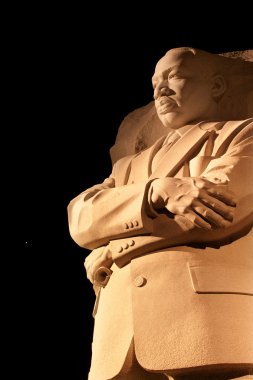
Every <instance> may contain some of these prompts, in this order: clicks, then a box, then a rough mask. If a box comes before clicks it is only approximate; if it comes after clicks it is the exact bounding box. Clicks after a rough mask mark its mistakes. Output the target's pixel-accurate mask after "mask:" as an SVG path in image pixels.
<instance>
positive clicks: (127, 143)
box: [110, 50, 253, 163]
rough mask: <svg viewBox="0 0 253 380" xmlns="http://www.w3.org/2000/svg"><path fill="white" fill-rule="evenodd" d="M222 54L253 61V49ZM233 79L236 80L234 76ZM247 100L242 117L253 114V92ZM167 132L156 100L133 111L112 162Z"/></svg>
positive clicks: (113, 150) (120, 133)
mask: <svg viewBox="0 0 253 380" xmlns="http://www.w3.org/2000/svg"><path fill="white" fill-rule="evenodd" d="M220 55H222V56H224V57H229V58H236V59H240V60H245V61H250V62H253V50H244V51H232V52H227V53H221V54H220ZM232 80H233V81H234V79H233V78H232ZM239 86H240V84H239ZM239 93H240V91H239ZM244 98H245V96H244ZM247 102H248V103H249V105H248V108H249V110H248V112H247V115H244V117H242V118H246V117H248V116H249V117H252V116H253V92H252V93H251V94H248V95H247ZM167 133H168V128H165V127H164V126H163V125H162V123H161V121H160V120H159V118H158V116H157V113H156V109H155V105H154V101H151V102H150V103H148V104H147V105H145V106H143V107H141V108H138V109H136V110H134V111H132V112H131V113H130V114H128V115H127V116H126V117H125V118H124V120H123V121H122V123H121V125H120V126H119V130H118V133H117V136H116V141H115V144H114V145H113V146H112V148H111V150H110V155H111V159H112V162H113V163H114V162H115V161H117V160H118V159H119V158H121V157H124V156H125V155H128V154H134V153H137V152H139V151H140V150H143V149H145V148H147V147H149V146H151V145H152V144H153V143H154V142H155V141H156V140H157V139H158V138H160V137H161V136H163V135H167Z"/></svg>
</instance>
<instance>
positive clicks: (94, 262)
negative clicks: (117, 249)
mask: <svg viewBox="0 0 253 380" xmlns="http://www.w3.org/2000/svg"><path fill="white" fill-rule="evenodd" d="M112 264H113V260H112V253H111V251H110V250H109V249H108V247H107V246H102V247H99V248H95V249H93V251H92V252H91V253H90V254H89V256H87V257H86V259H85V262H84V267H85V269H86V272H87V278H88V279H89V280H90V282H92V284H93V283H94V275H95V272H96V271H97V269H98V268H100V267H106V268H111V266H112Z"/></svg>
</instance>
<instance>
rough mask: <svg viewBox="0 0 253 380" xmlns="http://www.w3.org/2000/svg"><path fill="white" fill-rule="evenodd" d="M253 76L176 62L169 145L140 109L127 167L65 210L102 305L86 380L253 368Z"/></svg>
mask: <svg viewBox="0 0 253 380" xmlns="http://www.w3.org/2000/svg"><path fill="white" fill-rule="evenodd" d="M252 67H253V66H252V64H251V63H249V62H247V63H242V62H241V61H238V60H234V59H230V58H226V57H221V56H218V55H212V54H209V53H206V52H203V51H200V50H195V49H192V48H179V49H172V50H170V51H169V52H168V53H166V55H165V56H164V57H162V58H161V59H160V60H159V62H158V63H157V65H156V67H155V71H154V76H153V78H152V81H153V87H154V99H155V100H154V103H155V109H156V112H157V116H158V118H159V120H160V122H161V124H162V128H165V129H164V130H166V135H165V136H161V130H160V127H159V123H158V119H157V118H156V116H155V114H154V112H153V106H152V105H151V104H150V105H147V106H146V107H145V108H143V109H141V110H138V111H136V112H135V113H134V114H132V115H131V117H128V118H127V119H126V120H125V124H123V127H121V128H120V131H119V135H118V142H119V143H120V141H122V144H123V145H122V146H124V155H125V154H126V153H128V155H127V156H124V157H123V158H122V159H118V158H119V157H117V155H118V154H119V151H117V149H118V148H115V149H114V151H113V154H114V160H115V164H114V165H113V170H112V173H111V175H110V176H109V177H108V178H106V179H105V181H104V182H103V183H102V184H98V185H95V186H93V187H92V188H90V189H87V190H85V191H84V192H83V193H81V194H80V195H79V196H77V197H76V198H75V199H73V200H72V201H71V202H70V204H69V207H68V215H69V227H70V233H71V236H72V238H73V239H74V240H75V242H76V243H77V244H79V245H80V246H81V247H85V248H88V249H90V250H92V252H91V253H90V254H89V255H88V256H87V258H86V260H85V268H86V271H87V277H88V278H89V280H90V281H91V282H92V283H93V284H94V288H95V291H96V294H97V304H96V307H95V313H94V316H95V329H94V337H93V346H92V349H93V356H92V364H91V371H90V377H89V380H109V379H114V378H115V379H116V378H117V377H116V376H117V375H118V374H121V375H122V379H124V378H125V379H129V380H130V379H132V380H137V379H138V380H139V379H141V378H143V379H144V378H145V379H148V378H150V379H151V378H154V379H155V378H157V379H159V377H157V376H159V375H157V376H156V374H158V373H160V374H167V375H170V376H172V377H173V378H174V379H175V380H182V379H183V377H182V376H185V377H184V379H187V380H193V379H194V380H195V379H196V380H197V379H199V380H200V379H201V380H202V379H205V378H208V376H209V375H210V376H212V377H211V378H212V379H215V378H216V376H217V379H219V380H225V379H226V380H227V379H228V378H230V379H232V378H236V377H238V376H242V375H246V374H248V373H249V371H250V370H251V371H252V370H253V325H252V320H253V234H252V223H253V210H252V204H253V170H252V162H253V117H251V116H252V112H253V109H252V108H251V105H250V102H249V97H250V96H251V94H252V86H253V81H252V78H253V69H252ZM151 120H153V122H154V123H153V122H152V123H151ZM132 122H137V124H138V128H137V129H136V130H135V131H134V135H133V138H132V137H131V139H129V140H127V141H128V144H129V147H130V149H131V152H132V153H134V152H135V151H136V150H137V151H138V152H137V153H136V154H129V153H131V152H127V149H128V145H126V144H125V143H126V137H127V136H128V128H132V125H133V124H131V123H132ZM153 125H155V126H156V127H154V130H153V129H152V126H153ZM164 130H163V131H164ZM145 131H149V132H148V133H146V132H145ZM144 132H145V133H144ZM157 137H158V139H157ZM152 139H154V140H156V141H155V142H154V144H153V145H152V142H151V140H152ZM136 141H137V143H136ZM116 145H117V141H116ZM144 146H145V149H143V150H142V148H143V147H144ZM109 269H111V271H110V270H109ZM152 373H153V375H151V374H152ZM123 375H124V376H125V377H123ZM151 376H152V377H151Z"/></svg>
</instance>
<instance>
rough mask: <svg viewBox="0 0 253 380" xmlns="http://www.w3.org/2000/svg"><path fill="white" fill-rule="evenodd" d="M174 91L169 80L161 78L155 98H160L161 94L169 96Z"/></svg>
mask: <svg viewBox="0 0 253 380" xmlns="http://www.w3.org/2000/svg"><path fill="white" fill-rule="evenodd" d="M172 93H173V91H172V90H171V89H170V88H169V83H168V81H167V80H161V81H159V82H158V83H157V84H156V87H155V89H154V99H155V100H156V99H158V98H159V97H160V96H163V95H164V96H169V95H171V94H172Z"/></svg>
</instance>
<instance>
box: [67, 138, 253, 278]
mask: <svg viewBox="0 0 253 380" xmlns="http://www.w3.org/2000/svg"><path fill="white" fill-rule="evenodd" d="M246 140H247V141H246ZM246 140H245V136H244V139H243V142H242V141H239V142H237V144H234V146H232V148H231V149H230V151H228V152H227V153H226V154H225V155H224V156H223V157H221V158H218V159H217V160H213V161H212V163H211V165H210V166H209V167H208V168H207V169H206V170H205V172H204V173H202V175H201V177H200V178H191V177H185V178H181V179H179V178H167V177H166V178H159V179H155V180H153V181H152V182H147V183H140V184H132V185H124V186H120V187H115V180H114V171H113V173H112V175H111V177H109V179H107V180H105V182H104V183H103V184H101V185H97V186H94V187H93V188H91V189H88V190H87V191H85V192H84V193H82V194H80V195H79V196H78V197H77V198H75V199H74V200H73V201H72V202H71V203H70V205H69V209H68V211H69V222H70V232H71V235H72V237H73V239H74V240H75V241H76V242H77V243H78V244H79V245H81V246H83V247H85V248H89V249H93V252H92V253H91V254H90V255H89V256H88V257H87V259H86V262H85V266H86V270H87V275H88V278H89V279H90V280H91V281H93V276H94V272H95V271H96V269H97V268H99V267H100V266H102V265H103V266H106V267H108V268H109V267H110V266H111V265H112V263H113V261H115V262H116V263H117V264H118V265H119V266H122V265H125V264H126V263H127V262H129V261H130V260H131V259H132V258H133V257H136V256H138V255H139V254H144V253H147V252H150V251H152V250H154V249H161V248H163V247H165V246H175V245H183V244H187V243H194V242H195V241H197V242H198V241H206V240H207V239H209V237H210V238H211V239H212V240H215V239H216V240H219V239H220V238H221V236H223V237H224V236H225V237H226V235H229V234H231V231H232V232H234V231H235V230H236V229H240V228H241V227H242V224H243V221H244V220H246V221H247V223H248V221H249V218H248V217H249V214H250V211H249V204H250V203H249V202H250V199H251V200H252V198H250V196H251V195H252V186H253V184H252V158H251V157H250V153H252V145H251V147H250V144H249V143H251V144H252V140H250V142H249V140H248V139H246ZM238 183H239V185H240V186H238ZM229 189H230V190H229ZM231 190H232V191H234V192H235V194H236V198H237V200H238V202H237V206H236V204H235V202H236V199H235V195H234V193H233V192H232V191H231ZM131 237H133V238H134V241H135V246H134V247H132V248H131V250H128V251H124V250H123V251H122V250H121V251H120V248H121V246H120V245H119V242H121V243H122V244H123V245H124V242H125V244H126V243H127V242H129V238H131ZM122 244H121V245H122ZM118 248H119V249H118Z"/></svg>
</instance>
